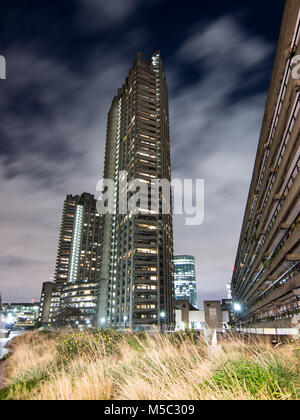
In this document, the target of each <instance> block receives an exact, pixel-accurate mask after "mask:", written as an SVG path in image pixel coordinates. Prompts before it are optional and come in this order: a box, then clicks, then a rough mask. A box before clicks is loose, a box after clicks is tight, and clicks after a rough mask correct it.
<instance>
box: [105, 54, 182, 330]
mask: <svg viewBox="0 0 300 420" xmlns="http://www.w3.org/2000/svg"><path fill="white" fill-rule="evenodd" d="M121 172H123V173H124V172H126V173H127V179H126V180H125V181H124V182H125V186H124V185H123V184H122V182H121V181H120V173H121ZM103 178H104V179H110V180H112V181H113V182H114V188H115V191H114V193H115V200H114V203H113V205H114V212H113V213H114V214H105V216H104V224H103V244H104V245H103V252H102V257H101V272H100V280H99V301H98V324H97V326H98V327H99V328H100V327H102V326H104V325H105V326H107V327H112V328H126V327H129V328H133V329H135V328H141V327H143V326H149V325H150V326H162V325H164V324H166V325H171V324H174V321H175V313H174V297H173V225H172V213H170V214H162V205H163V202H162V197H161V194H160V195H159V209H158V214H155V212H153V211H152V210H151V209H150V208H149V206H148V208H143V209H140V213H139V214H133V213H132V212H130V210H127V209H126V210H127V211H125V212H123V211H121V209H120V208H119V196H120V194H125V196H127V198H128V201H129V200H130V198H131V197H132V192H130V191H129V190H128V183H129V182H130V181H132V180H138V181H140V182H142V183H143V184H145V185H147V187H148V188H149V186H150V185H151V181H152V180H155V179H158V180H162V179H165V180H168V181H171V165H170V138H169V110H168V88H167V82H166V77H165V74H164V71H163V66H162V61H161V57H160V53H159V52H157V53H155V54H153V56H152V57H151V59H150V60H149V61H143V60H142V57H141V54H140V53H138V54H137V58H136V61H135V62H134V64H133V67H132V68H131V70H130V71H129V75H128V77H127V78H126V81H125V84H124V85H123V87H122V88H120V89H119V90H118V94H117V96H116V97H115V98H114V99H113V101H112V105H111V108H110V111H109V114H108V122H107V136H106V150H105V163H104V177H103ZM148 201H149V196H148ZM168 201H169V202H170V203H169V204H170V205H171V200H168Z"/></svg>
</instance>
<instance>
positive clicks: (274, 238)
mask: <svg viewBox="0 0 300 420" xmlns="http://www.w3.org/2000/svg"><path fill="white" fill-rule="evenodd" d="M297 55H300V1H299V0H297V1H294V0H292V1H291V0H288V1H287V2H286V8H285V13H284V17H283V23H282V28H281V34H280V38H279V43H278V49H277V54H276V58H275V64H274V71H273V75H272V80H271V85H270V90H269V95H268V100H267V105H266V109H265V115H264V120H263V125H262V131H261V136H260V141H259V145H258V151H257V156H256V161H255V167H254V172H253V178H252V182H251V187H250V192H249V197H248V202H247V207H246V212H245V217H244V222H243V227H242V233H241V237H240V243H239V247H238V253H237V257H236V263H235V268H234V274H233V278H232V285H231V288H232V295H233V301H234V302H235V303H236V305H238V306H239V307H240V313H239V314H238V316H239V318H240V320H241V322H242V323H243V324H244V325H247V326H251V325H252V326H255V327H256V326H257V327H259V328H294V327H297V325H298V327H299V321H300V315H299V313H300V134H299V133H300V80H297V79H296V78H295V77H294V76H293V73H294V71H293V70H294V69H293V59H294V57H295V56H297Z"/></svg>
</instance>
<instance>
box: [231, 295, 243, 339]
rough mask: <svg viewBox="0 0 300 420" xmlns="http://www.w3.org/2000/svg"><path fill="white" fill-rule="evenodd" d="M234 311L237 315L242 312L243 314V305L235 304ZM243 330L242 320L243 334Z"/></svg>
mask: <svg viewBox="0 0 300 420" xmlns="http://www.w3.org/2000/svg"><path fill="white" fill-rule="evenodd" d="M233 310H234V312H236V313H237V314H238V313H240V312H242V305H241V304H240V303H238V302H235V303H234V304H233ZM241 329H242V321H241V320H240V332H241Z"/></svg>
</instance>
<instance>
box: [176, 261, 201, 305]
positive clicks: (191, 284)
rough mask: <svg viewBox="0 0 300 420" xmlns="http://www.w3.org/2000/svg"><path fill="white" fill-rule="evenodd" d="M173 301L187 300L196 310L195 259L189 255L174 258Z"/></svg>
mask: <svg viewBox="0 0 300 420" xmlns="http://www.w3.org/2000/svg"><path fill="white" fill-rule="evenodd" d="M174 288H175V300H176V301H178V300H188V301H189V303H190V304H191V305H193V306H194V307H195V308H197V285H196V274H195V257H192V256H191V255H177V256H174Z"/></svg>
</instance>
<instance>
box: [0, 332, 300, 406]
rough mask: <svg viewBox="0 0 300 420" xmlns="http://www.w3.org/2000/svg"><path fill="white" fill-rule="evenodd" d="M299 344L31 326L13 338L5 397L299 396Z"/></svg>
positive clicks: (41, 398) (277, 397)
mask: <svg viewBox="0 0 300 420" xmlns="http://www.w3.org/2000/svg"><path fill="white" fill-rule="evenodd" d="M299 360H300V349H299V345H297V343H294V344H288V345H284V346H280V347H278V348H274V347H273V346H271V345H270V344H268V343H267V342H265V341H263V340H260V341H257V342H253V343H248V344H247V343H244V342H243V341H242V340H239V339H236V338H230V337H228V338H227V339H226V340H224V341H223V342H221V343H220V346H219V347H218V348H217V349H211V348H210V347H208V346H207V345H206V344H205V343H204V342H203V341H202V340H201V339H199V337H197V336H194V335H193V334H186V333H183V334H174V335H161V334H155V335H145V334H141V335H134V334H128V333H127V334H124V335H121V334H117V333H113V332H104V333H92V332H91V333H87V332H86V333H76V332H70V331H62V332H59V333H47V334H46V333H38V332H34V333H32V334H28V335H26V336H23V337H17V338H16V339H14V341H13V354H12V356H11V357H10V359H9V361H8V370H7V374H8V386H7V387H6V388H5V389H4V390H2V391H1V392H0V399H21V400H23V399H31V400H97V399H98V400H99V399H101V400H113V399H124V400H224V399H226V400H237V399H240V400H249V399H260V400H276V399H277V400H278V399H281V400H290V399H299V395H300V392H299V378H300V363H299Z"/></svg>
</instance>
